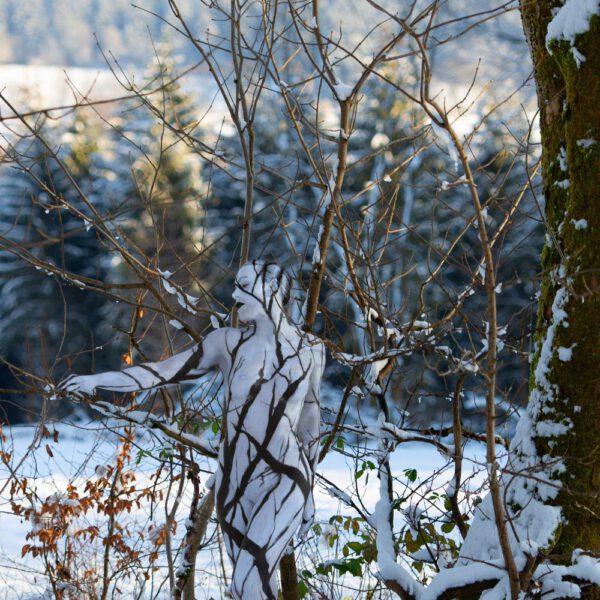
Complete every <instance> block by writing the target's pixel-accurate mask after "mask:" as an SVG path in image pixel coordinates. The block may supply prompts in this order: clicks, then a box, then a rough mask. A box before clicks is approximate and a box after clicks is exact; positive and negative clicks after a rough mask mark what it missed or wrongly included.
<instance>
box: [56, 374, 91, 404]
mask: <svg viewBox="0 0 600 600" xmlns="http://www.w3.org/2000/svg"><path fill="white" fill-rule="evenodd" d="M57 391H58V392H59V393H60V394H62V395H64V396H71V397H72V398H75V400H79V401H81V400H86V399H88V398H89V397H90V396H93V395H94V392H95V391H96V386H95V385H94V382H93V376H91V375H70V376H69V377H67V378H66V379H63V380H62V381H61V382H60V383H59V384H58V387H57Z"/></svg>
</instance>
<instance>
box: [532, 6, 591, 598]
mask: <svg viewBox="0 0 600 600" xmlns="http://www.w3.org/2000/svg"><path fill="white" fill-rule="evenodd" d="M563 4H564V2H561V1H557V0H535V1H534V0H521V15H522V19H523V25H524V29H525V33H526V36H527V39H528V42H529V46H530V50H531V54H532V58H533V63H534V74H535V79H536V84H537V92H538V102H539V108H540V130H541V140H542V162H543V189H544V198H545V216H546V221H547V236H546V245H545V248H544V251H543V255H542V267H543V281H542V289H541V296H540V301H539V313H538V322H537V332H536V343H537V356H536V359H535V360H534V363H533V368H534V371H533V372H534V373H535V369H536V368H537V366H538V363H539V361H543V360H544V361H546V362H547V365H545V368H546V367H547V370H546V375H545V376H546V378H547V380H548V382H549V383H550V387H549V389H550V392H549V393H548V389H546V390H544V393H545V394H546V407H550V408H551V409H552V410H551V411H550V412H549V413H548V414H546V415H544V416H543V417H542V416H540V419H542V418H544V419H545V420H546V421H547V420H548V419H551V421H553V422H554V423H555V424H558V425H559V426H558V427H556V429H555V431H556V433H555V435H551V436H548V435H546V436H544V437H541V436H540V437H538V438H537V439H536V444H537V446H538V451H539V453H540V455H544V454H546V455H551V456H555V457H557V458H561V459H562V460H563V462H564V465H565V466H566V471H565V473H564V474H563V476H562V483H563V488H562V490H561V493H560V494H559V496H558V498H557V499H556V502H557V503H558V504H559V505H560V506H561V507H562V511H563V517H564V525H563V527H562V530H561V532H560V535H559V537H558V541H557V545H556V547H555V548H554V551H553V555H556V556H557V559H558V560H560V561H565V562H568V561H570V557H571V554H572V552H573V550H575V549H577V548H581V549H584V550H587V551H591V552H594V553H599V552H600V497H599V496H598V492H599V491H600V435H599V430H600V183H599V179H598V178H599V175H598V174H599V173H600V101H599V100H598V99H599V98H600V15H594V16H592V17H591V19H590V22H589V29H588V31H586V32H584V33H582V34H580V35H577V36H576V38H575V46H576V50H575V53H577V52H579V53H580V54H581V55H583V57H585V60H584V61H583V62H580V64H579V65H578V64H577V62H576V59H575V55H576V54H574V53H573V49H572V47H571V44H570V42H568V41H564V40H563V41H551V42H550V44H549V49H548V47H547V45H546V34H547V30H548V24H549V23H550V21H551V20H552V17H553V9H557V8H559V7H561V6H562V5H563ZM557 293H562V294H563V295H564V296H563V297H564V298H566V303H565V304H564V306H563V308H562V310H564V312H565V313H566V315H565V316H564V320H563V321H562V323H561V325H560V326H558V327H556V328H555V330H554V331H553V332H552V336H553V339H552V340H551V341H552V346H551V347H552V352H551V354H550V356H549V357H548V353H546V355H545V356H542V355H541V354H543V353H541V352H540V348H541V346H542V342H543V341H544V340H546V341H547V340H548V329H549V326H550V325H551V323H552V322H553V321H554V322H556V312H557V302H556V299H557ZM553 305H554V307H553ZM538 372H539V371H538ZM532 381H533V383H532V385H533V386H535V385H538V384H537V383H536V379H535V377H533V378H532ZM561 424H562V425H565V427H564V430H565V431H564V432H562V433H561V431H560V425H561ZM586 597H588V598H594V599H600V590H598V589H595V590H588V595H587V596H586Z"/></svg>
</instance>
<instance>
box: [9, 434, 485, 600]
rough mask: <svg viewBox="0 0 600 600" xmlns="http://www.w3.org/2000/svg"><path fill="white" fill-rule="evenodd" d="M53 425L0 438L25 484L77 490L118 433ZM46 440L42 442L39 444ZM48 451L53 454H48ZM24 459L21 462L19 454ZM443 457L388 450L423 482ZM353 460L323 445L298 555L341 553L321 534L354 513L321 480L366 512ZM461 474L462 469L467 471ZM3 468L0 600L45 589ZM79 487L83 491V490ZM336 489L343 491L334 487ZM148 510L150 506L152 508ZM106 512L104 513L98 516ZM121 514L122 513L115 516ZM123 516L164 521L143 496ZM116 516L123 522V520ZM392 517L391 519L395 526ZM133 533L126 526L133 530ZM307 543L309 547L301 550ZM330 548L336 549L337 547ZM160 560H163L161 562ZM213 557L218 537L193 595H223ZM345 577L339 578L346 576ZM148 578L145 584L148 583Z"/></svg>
mask: <svg viewBox="0 0 600 600" xmlns="http://www.w3.org/2000/svg"><path fill="white" fill-rule="evenodd" d="M54 429H56V430H57V431H58V432H59V438H58V442H55V441H54V440H53V438H52V437H46V438H43V439H42V440H41V442H40V443H39V444H38V447H37V448H36V449H35V450H33V451H31V449H30V446H31V444H32V442H33V441H34V439H35V437H36V431H37V428H36V427H33V426H19V427H16V426H15V427H12V428H9V429H6V428H5V429H4V435H5V436H6V438H7V439H6V441H5V442H4V448H3V449H4V451H7V450H10V451H12V453H13V458H12V463H11V464H12V466H13V468H17V470H18V472H19V474H20V476H21V478H22V477H27V478H28V479H29V487H30V488H31V489H33V490H35V491H36V492H37V494H38V496H39V498H41V499H44V498H46V497H48V496H50V495H51V494H61V493H64V492H65V490H66V487H67V484H68V483H72V484H73V485H76V486H77V487H78V489H79V490H80V491H82V490H83V483H84V482H85V481H86V480H88V479H89V478H94V477H95V470H96V467H97V465H102V464H110V463H111V462H112V460H113V458H114V456H115V454H116V452H117V450H118V448H119V443H120V438H119V436H118V435H117V434H116V433H114V432H112V431H109V430H107V429H106V428H105V427H104V426H103V424H102V423H99V422H79V423H71V424H64V423H57V424H55V425H54V426H49V430H50V431H51V432H53V431H54ZM136 443H139V446H140V448H149V447H151V445H152V442H151V440H150V439H149V438H148V435H147V434H144V435H142V436H141V437H139V438H138V439H137V440H136ZM46 446H47V447H46ZM481 451H482V448H481V447H480V446H478V445H474V446H469V451H468V453H467V454H468V455H469V456H470V461H471V462H470V463H468V464H470V465H471V466H473V465H474V463H475V462H476V461H475V460H474V456H475V455H476V454H479V455H480V456H481ZM50 454H52V456H50ZM136 454H137V450H135V449H134V451H133V457H134V459H135V457H136ZM22 457H25V460H24V462H23V463H22V464H20V461H21V458H22ZM140 458H141V460H140V462H139V464H135V463H136V461H135V460H133V461H132V463H131V464H130V465H129V466H128V467H127V468H129V469H132V470H133V471H134V472H135V475H136V483H137V485H138V486H139V487H141V486H142V485H143V484H144V483H149V482H150V479H149V476H150V474H151V473H152V472H153V471H155V470H156V467H157V464H158V463H157V461H156V460H154V459H153V458H152V457H148V456H141V457H140ZM445 464H446V459H445V458H444V457H443V456H441V455H440V454H439V453H438V452H437V451H436V450H435V449H432V447H431V446H428V445H425V444H416V443H410V444H403V445H401V446H399V448H398V449H397V450H396V452H395V453H394V454H393V457H392V470H393V473H394V474H395V475H401V474H402V473H403V472H404V470H406V469H416V470H417V472H418V477H419V480H418V481H420V482H424V481H426V480H427V479H429V478H430V477H432V476H433V475H434V473H436V472H438V471H439V470H440V469H442V468H443V466H444V465H445ZM202 467H206V468H207V469H212V465H211V463H210V461H205V462H204V463H203V464H202ZM354 473H355V470H354V461H353V460H352V459H351V458H349V457H348V456H344V455H343V454H341V453H338V452H330V453H329V454H328V456H327V457H326V459H325V460H324V461H323V463H322V464H321V465H320V467H319V474H320V475H322V476H323V478H324V479H322V480H321V483H320V484H319V485H318V486H317V488H316V491H315V501H316V506H317V521H318V522H319V523H320V524H321V525H322V530H323V534H322V536H321V538H320V539H318V540H317V539H313V540H310V541H309V542H308V543H307V545H306V546H305V547H304V548H303V549H302V551H300V552H299V554H300V555H301V556H302V553H303V552H308V553H310V554H312V557H309V556H308V554H306V555H305V556H304V557H303V558H305V559H306V558H312V559H313V560H314V558H315V557H314V555H315V553H316V554H318V561H323V562H327V561H328V560H332V559H334V558H340V554H339V552H340V548H339V547H337V546H336V545H334V546H333V548H330V547H329V545H328V544H327V543H326V538H325V535H326V534H330V533H331V527H332V526H331V525H330V523H329V521H330V518H331V517H332V516H333V515H338V514H340V515H343V516H344V517H346V516H348V515H353V516H356V513H354V514H353V511H352V510H351V509H349V508H348V507H347V506H345V505H344V504H343V503H342V502H341V501H340V499H339V498H338V497H335V496H333V495H332V494H331V493H329V492H328V491H327V490H326V489H325V487H326V485H328V484H324V481H325V480H327V481H328V482H330V483H332V484H335V485H336V486H337V487H338V488H339V489H340V490H342V492H347V493H348V494H349V495H351V496H353V497H354V498H356V497H357V493H358V495H360V497H361V498H362V503H363V505H364V507H365V508H366V510H368V511H369V512H371V511H372V510H373V508H374V506H375V503H376V502H377V500H378V494H379V485H378V481H377V477H376V472H375V471H371V472H370V473H367V474H366V475H365V476H363V477H361V478H360V479H358V481H357V480H356V479H355V475H354ZM467 475H468V473H467ZM8 476H9V473H8V470H7V468H6V467H5V466H1V467H0V531H1V532H2V535H1V536H0V598H2V599H3V600H13V599H14V600H16V599H24V598H28V599H34V598H41V597H42V595H43V593H44V590H46V588H47V584H48V581H47V579H46V577H45V576H44V568H43V564H42V562H41V560H40V559H39V558H38V559H33V558H32V557H31V556H30V555H29V554H28V555H26V556H25V557H22V556H21V550H22V547H23V545H24V544H25V543H26V542H27V540H26V537H25V536H26V534H27V532H28V531H30V530H31V527H32V523H30V522H29V521H27V520H26V519H23V518H19V517H17V516H15V515H13V514H12V511H11V507H10V505H9V503H8V502H7V496H8V489H5V487H4V486H5V483H6V481H7V479H8ZM450 477H451V472H450V471H446V472H442V473H441V474H439V475H438V477H437V481H436V482H435V484H433V485H434V487H435V486H438V487H439V488H440V489H438V491H443V486H444V485H445V483H446V482H447V481H448V480H449V479H450ZM189 493H190V491H189V489H188V490H187V491H186V494H185V495H184V501H183V502H182V506H181V508H180V510H179V511H178V513H177V514H178V517H177V521H178V523H179V524H180V527H179V529H178V533H177V534H176V536H175V539H176V540H178V539H179V536H180V535H181V534H182V532H183V530H184V528H183V526H182V523H183V522H184V521H185V518H186V517H187V510H188V506H189V505H188V504H187V502H186V500H187V501H188V502H189V497H190V496H189ZM82 495H83V493H82ZM338 495H342V496H343V494H338ZM151 511H152V512H151ZM102 518H105V517H102ZM120 518H122V517H120ZM127 519H128V522H130V524H131V530H132V531H133V530H138V531H139V530H141V531H148V530H149V529H150V528H151V525H155V524H160V523H161V522H162V521H164V511H163V508H162V507H161V506H159V505H154V506H152V507H151V505H150V503H147V504H146V505H142V507H141V508H140V509H134V510H133V511H132V512H131V514H130V515H127ZM85 520H86V525H89V524H92V522H93V521H94V520H96V521H100V520H101V517H98V516H97V515H95V514H94V515H93V516H89V513H88V515H86V517H85ZM121 524H124V523H123V522H122V523H121ZM397 528H398V523H396V529H397ZM132 537H133V534H132ZM306 548H308V550H306ZM336 552H337V555H336ZM161 561H162V562H161ZM157 564H158V565H159V566H160V569H159V571H158V572H157V573H155V574H154V577H153V579H152V580H151V581H150V582H149V583H148V585H147V588H146V589H145V590H144V591H143V593H142V595H141V596H140V597H141V598H150V597H153V596H154V595H155V594H156V592H157V589H158V586H159V585H160V584H161V583H162V582H164V580H165V578H166V568H165V559H164V555H161V557H160V558H159V560H158V561H157ZM220 574H221V567H220V557H219V555H218V545H217V544H212V545H211V546H210V547H208V548H207V549H205V550H203V551H201V553H200V555H199V560H198V563H197V580H196V581H197V598H198V599H201V598H202V599H206V600H208V599H209V598H211V597H213V598H220V597H222V593H223V592H222V589H220V588H219V585H220ZM345 581H346V580H345ZM151 584H152V585H151ZM347 585H348V586H349V588H348V589H350V590H351V589H352V578H351V577H347ZM167 588H168V585H167V586H164V588H163V592H161V593H159V595H158V597H167V596H168V592H167Z"/></svg>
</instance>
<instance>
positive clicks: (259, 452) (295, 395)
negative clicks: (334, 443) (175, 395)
mask: <svg viewBox="0 0 600 600" xmlns="http://www.w3.org/2000/svg"><path fill="white" fill-rule="evenodd" d="M289 296H290V280H289V277H288V275H287V274H286V273H285V271H284V270H283V269H282V268H281V267H279V265H277V264H275V263H270V262H259V261H255V262H253V263H249V264H247V265H244V266H243V267H242V268H241V269H240V271H239V272H238V276H237V278H236V289H235V291H234V294H233V298H234V300H235V301H236V306H237V307H238V314H239V317H240V319H241V320H242V321H243V322H245V323H248V326H247V327H244V328H241V329H232V328H225V329H218V330H216V331H213V332H212V333H210V334H209V335H208V336H207V338H206V339H205V340H204V341H203V342H201V343H200V344H198V345H197V346H195V347H194V348H193V349H191V350H188V351H186V352H182V353H180V354H177V355H175V356H173V357H171V358H169V359H166V360H164V361H161V362H158V363H146V364H143V365H139V366H135V367H131V368H128V369H125V370H123V371H112V372H109V373H102V374H99V375H91V376H72V377H69V378H68V379H67V380H65V381H64V382H63V383H62V384H61V385H60V386H59V389H60V390H62V391H63V393H66V394H71V395H73V396H77V397H80V396H85V395H87V394H90V393H93V391H94V390H95V389H96V388H102V389H108V390H114V391H137V390H145V389H150V388H155V387H161V386H165V385H168V384H174V383H181V382H186V381H190V380H192V379H194V378H196V377H198V376H200V375H202V374H204V373H206V372H207V371H208V370H210V369H213V368H219V369H220V370H221V371H222V373H223V380H224V387H225V407H224V412H223V424H222V432H223V439H222V441H221V445H220V448H219V456H218V469H217V473H216V487H215V498H216V502H215V503H216V508H217V516H218V519H219V523H220V525H221V529H222V531H223V535H224V539H225V547H226V550H227V553H228V555H229V558H230V560H231V562H232V564H233V577H232V585H231V593H232V594H233V596H234V597H235V598H236V599H238V600H248V599H252V600H254V599H257V600H260V599H265V600H276V598H277V586H276V572H277V567H278V565H279V561H280V559H281V557H282V555H283V553H284V552H285V551H286V549H287V548H288V546H289V544H290V542H291V540H292V538H293V536H294V534H295V533H296V532H297V531H298V529H299V528H300V531H301V534H304V533H305V532H306V530H307V529H308V527H309V526H310V524H311V523H312V518H313V516H314V502H313V498H312V490H313V485H314V477H315V473H314V470H315V467H316V464H317V458H318V447H319V421H320V416H319V384H320V380H321V376H322V372H323V366H324V360H325V358H324V346H323V344H322V343H321V342H320V341H318V340H317V339H316V338H314V337H313V336H310V335H308V334H305V333H302V332H300V331H299V330H298V329H297V328H296V327H294V326H293V325H291V324H290V323H289V322H288V321H287V318H286V316H285V306H286V304H287V302H288V300H289Z"/></svg>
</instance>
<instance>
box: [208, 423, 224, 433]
mask: <svg viewBox="0 0 600 600" xmlns="http://www.w3.org/2000/svg"><path fill="white" fill-rule="evenodd" d="M210 428H211V429H212V432H213V433H215V434H217V433H219V431H221V425H220V423H219V421H213V424H212V425H211V427H210Z"/></svg>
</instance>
